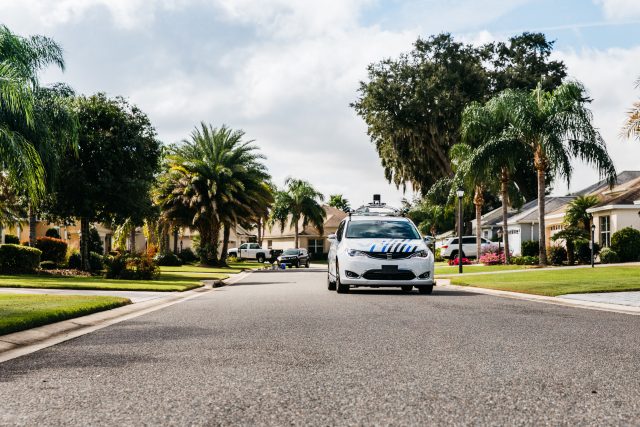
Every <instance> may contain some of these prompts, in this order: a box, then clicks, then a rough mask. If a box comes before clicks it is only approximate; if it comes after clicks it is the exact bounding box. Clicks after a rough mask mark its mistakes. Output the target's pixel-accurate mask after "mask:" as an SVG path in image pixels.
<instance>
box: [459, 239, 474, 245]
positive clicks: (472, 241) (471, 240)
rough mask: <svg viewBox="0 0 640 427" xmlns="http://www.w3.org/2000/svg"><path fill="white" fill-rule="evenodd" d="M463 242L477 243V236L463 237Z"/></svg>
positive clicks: (464, 243) (466, 243) (468, 243)
mask: <svg viewBox="0 0 640 427" xmlns="http://www.w3.org/2000/svg"><path fill="white" fill-rule="evenodd" d="M462 244H463V245H475V244H476V238H475V237H463V238H462Z"/></svg>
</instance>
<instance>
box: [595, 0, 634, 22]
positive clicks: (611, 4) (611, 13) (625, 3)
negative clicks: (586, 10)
mask: <svg viewBox="0 0 640 427" xmlns="http://www.w3.org/2000/svg"><path fill="white" fill-rule="evenodd" d="M595 3H596V4H598V5H601V6H602V10H603V12H604V15H605V17H606V18H607V19H610V20H629V19H635V18H640V1H638V0H595Z"/></svg>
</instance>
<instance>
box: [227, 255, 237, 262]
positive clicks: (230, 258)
mask: <svg viewBox="0 0 640 427" xmlns="http://www.w3.org/2000/svg"><path fill="white" fill-rule="evenodd" d="M227 262H238V257H237V256H235V255H229V256H228V257H227Z"/></svg>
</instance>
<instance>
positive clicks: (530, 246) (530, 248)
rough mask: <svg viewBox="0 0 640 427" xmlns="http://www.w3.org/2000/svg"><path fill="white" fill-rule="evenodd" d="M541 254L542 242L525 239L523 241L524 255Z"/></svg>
mask: <svg viewBox="0 0 640 427" xmlns="http://www.w3.org/2000/svg"><path fill="white" fill-rule="evenodd" d="M539 254H540V243H539V242H538V241H537V240H525V241H524V242H522V256H523V257H525V256H528V257H532V256H538V255H539Z"/></svg>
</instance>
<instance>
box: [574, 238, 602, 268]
mask: <svg viewBox="0 0 640 427" xmlns="http://www.w3.org/2000/svg"><path fill="white" fill-rule="evenodd" d="M589 243H591V242H590V241H589V240H578V241H576V242H575V243H574V244H575V254H576V259H577V260H578V262H580V263H582V264H590V263H591V246H590V245H589ZM599 253H600V245H598V244H597V243H596V242H593V256H594V257H595V256H597V255H598V254H599Z"/></svg>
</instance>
